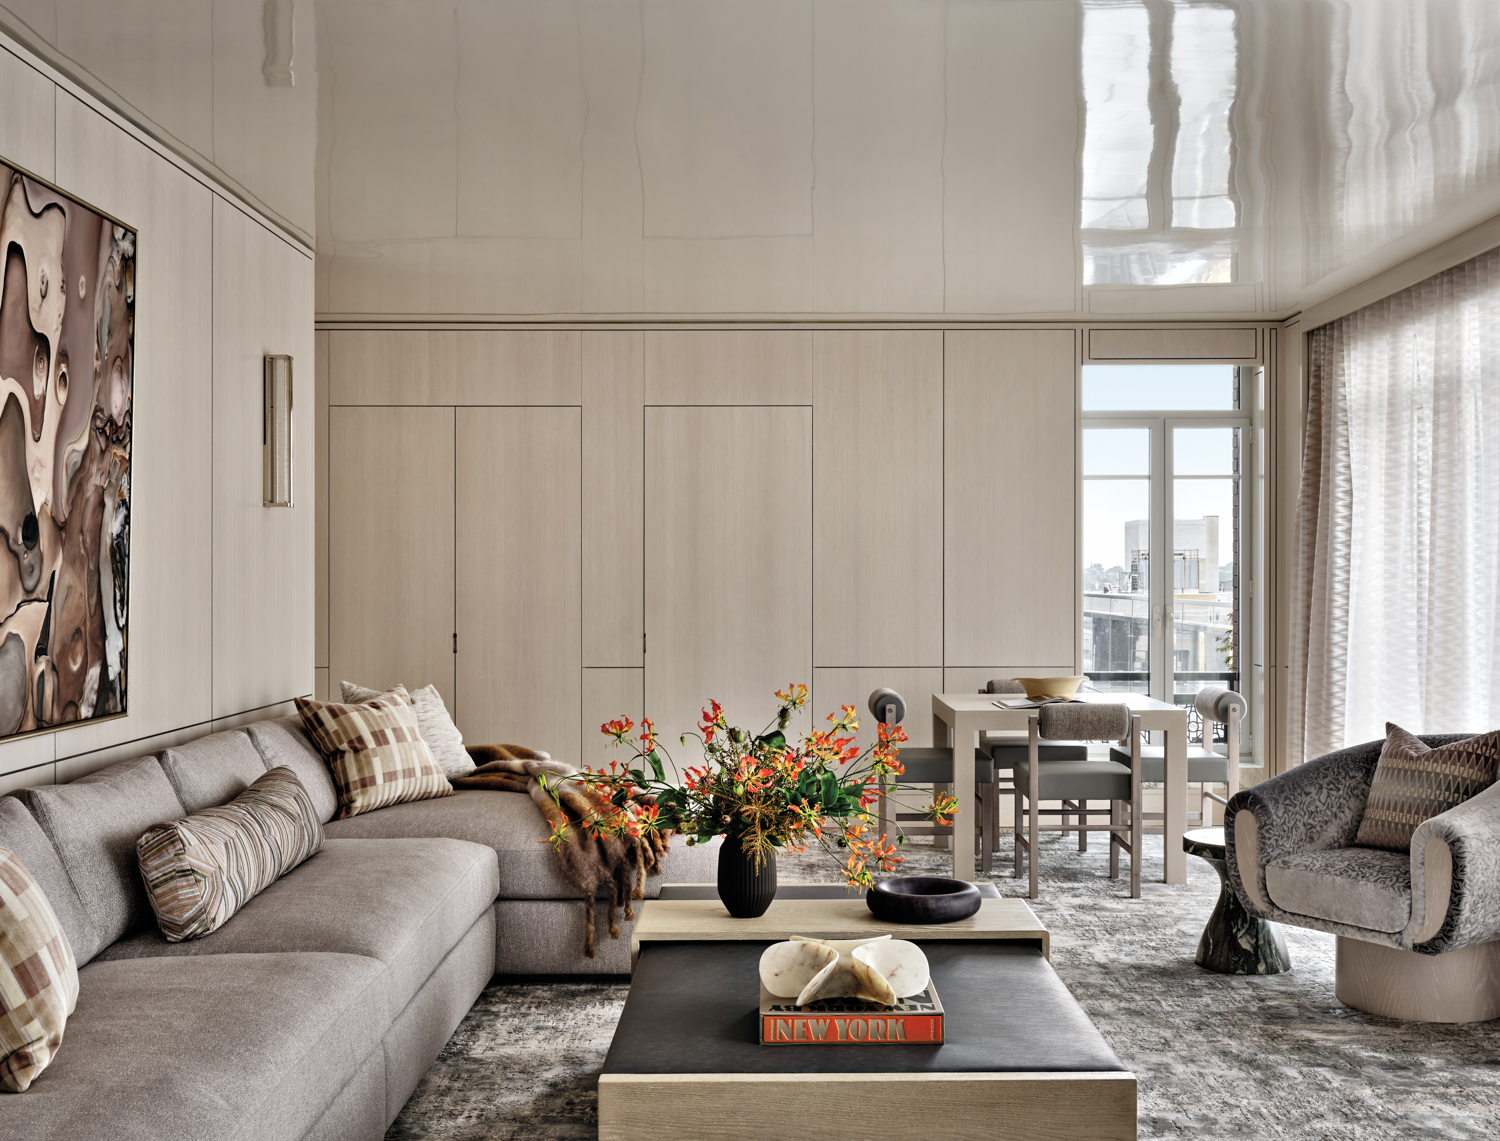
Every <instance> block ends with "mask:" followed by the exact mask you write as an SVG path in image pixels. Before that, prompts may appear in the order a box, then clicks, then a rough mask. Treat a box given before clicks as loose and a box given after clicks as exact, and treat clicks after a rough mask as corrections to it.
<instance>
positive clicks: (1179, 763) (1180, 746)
mask: <svg viewBox="0 0 1500 1141" xmlns="http://www.w3.org/2000/svg"><path fill="white" fill-rule="evenodd" d="M1174 720H1175V719H1174ZM1181 721H1182V724H1181V725H1180V726H1179V725H1175V724H1174V725H1173V727H1172V728H1169V729H1167V731H1166V734H1165V736H1166V762H1167V764H1166V770H1167V771H1166V773H1165V774H1164V775H1165V776H1166V778H1167V779H1166V784H1165V786H1164V787H1163V789H1162V797H1163V799H1164V800H1165V801H1166V804H1165V806H1164V811H1165V815H1166V819H1165V820H1164V821H1163V823H1164V825H1165V827H1164V828H1163V829H1162V832H1163V833H1164V835H1163V836H1162V847H1163V849H1164V851H1163V854H1162V865H1163V867H1162V882H1163V883H1187V853H1186V852H1184V851H1183V850H1182V834H1183V833H1184V832H1186V831H1187V797H1188V782H1187V775H1188V773H1187V714H1186V713H1185V712H1184V713H1183V715H1182V717H1181Z"/></svg>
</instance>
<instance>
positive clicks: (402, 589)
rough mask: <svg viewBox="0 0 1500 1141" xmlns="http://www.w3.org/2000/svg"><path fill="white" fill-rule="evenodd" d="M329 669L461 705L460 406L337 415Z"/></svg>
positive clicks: (331, 465) (332, 427)
mask: <svg viewBox="0 0 1500 1141" xmlns="http://www.w3.org/2000/svg"><path fill="white" fill-rule="evenodd" d="M328 665H329V686H330V688H331V690H332V692H333V695H334V697H335V699H337V695H338V685H339V682H341V681H352V682H357V683H358V684H360V685H367V686H370V687H371V688H378V689H383V688H385V687H387V686H391V685H395V684H396V683H397V682H400V683H401V684H403V685H405V686H407V687H408V688H410V687H412V686H416V687H421V686H424V685H428V684H433V685H436V686H437V687H438V692H439V693H441V694H442V695H443V700H444V701H446V702H447V703H448V707H449V709H452V707H453V409H451V408H348V407H337V406H335V407H333V408H330V409H329V410H328Z"/></svg>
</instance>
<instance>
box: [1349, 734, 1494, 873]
mask: <svg viewBox="0 0 1500 1141" xmlns="http://www.w3.org/2000/svg"><path fill="white" fill-rule="evenodd" d="M1497 766H1500V732H1495V733H1486V734H1484V735H1483V736H1481V737H1470V738H1469V739H1468V740H1467V741H1455V742H1454V743H1453V744H1451V745H1444V746H1443V747H1442V748H1440V749H1431V748H1428V747H1427V746H1426V745H1424V744H1423V743H1422V742H1421V741H1419V740H1418V739H1417V738H1416V737H1415V736H1413V735H1412V734H1411V733H1408V732H1407V731H1406V730H1405V729H1402V728H1401V727H1400V726H1399V725H1391V724H1387V725H1386V727H1385V748H1383V749H1382V750H1381V751H1380V762H1379V764H1377V765H1376V766H1375V779H1374V781H1373V782H1372V783H1371V785H1370V799H1369V800H1368V801H1367V802H1366V804H1365V815H1364V818H1363V819H1362V820H1360V822H1359V834H1358V835H1357V836H1355V838H1354V842H1355V843H1356V844H1358V845H1360V846H1361V847H1365V848H1387V849H1389V850H1390V851H1392V852H1405V851H1407V850H1408V849H1409V848H1410V847H1411V837H1412V833H1413V832H1415V831H1416V830H1417V825H1419V824H1421V823H1422V821H1424V820H1430V819H1432V818H1433V817H1434V816H1437V815H1438V814H1439V813H1442V812H1447V811H1448V809H1450V808H1452V807H1453V806H1454V805H1457V804H1462V803H1463V802H1464V801H1466V800H1468V799H1469V797H1471V796H1473V795H1474V794H1475V793H1478V792H1482V791H1484V790H1485V789H1486V788H1488V787H1489V786H1490V785H1492V784H1493V783H1494V782H1495V774H1496V769H1497Z"/></svg>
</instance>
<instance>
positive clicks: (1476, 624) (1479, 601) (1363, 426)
mask: <svg viewBox="0 0 1500 1141" xmlns="http://www.w3.org/2000/svg"><path fill="white" fill-rule="evenodd" d="M1308 341H1309V346H1308V347H1309V391H1308V409H1307V430H1306V437H1305V444H1304V448H1305V450H1304V454H1303V471H1302V488H1301V493H1300V496H1299V499H1298V505H1297V530H1298V535H1297V539H1298V552H1297V571H1298V578H1297V582H1296V587H1295V590H1294V593H1293V615H1292V650H1293V654H1292V663H1291V665H1292V678H1291V683H1292V690H1291V710H1290V712H1291V725H1290V730H1291V746H1292V751H1293V754H1294V755H1293V757H1292V758H1291V759H1292V761H1293V762H1294V763H1295V762H1297V761H1301V760H1304V759H1311V758H1313V757H1316V756H1319V755H1321V754H1322V753H1326V752H1328V751H1330V750H1332V749H1337V748H1340V747H1342V746H1344V745H1352V744H1355V743H1357V742H1360V741H1368V740H1373V739H1375V738H1378V737H1381V736H1384V734H1385V723H1386V722H1387V721H1394V722H1396V723H1397V724H1399V725H1401V726H1402V727H1403V728H1406V729H1409V730H1411V731H1412V732H1414V733H1445V732H1467V731H1473V732H1476V733H1479V732H1483V731H1486V730H1490V729H1495V728H1500V250H1492V251H1490V252H1489V253H1487V254H1483V255H1481V256H1479V257H1477V258H1475V259H1473V260H1472V261H1468V262H1465V263H1464V264H1463V265H1460V266H1456V267H1454V268H1453V269H1450V270H1448V271H1446V272H1444V273H1440V274H1438V275H1437V276H1435V277H1431V278H1428V279H1427V280H1426V281H1424V282H1421V283H1420V284H1418V285H1414V286H1412V287H1411V288H1410V289H1406V290H1403V291H1402V292H1400V293H1397V294H1395V295H1394V296H1391V297H1387V298H1386V299H1385V300H1383V301H1379V302H1377V303H1376V304H1374V305H1370V306H1367V307H1366V308H1364V309H1361V310H1359V311H1358V312H1355V313H1351V314H1349V315H1348V316H1347V317H1343V318H1341V319H1339V320H1338V321H1335V322H1333V323H1332V324H1329V325H1325V326H1323V327H1322V328H1320V329H1317V330H1314V332H1313V333H1312V334H1311V335H1310V336H1309V338H1308ZM1299 749H1300V755H1297V754H1298V752H1299Z"/></svg>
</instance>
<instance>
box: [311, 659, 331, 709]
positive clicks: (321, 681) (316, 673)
mask: <svg viewBox="0 0 1500 1141" xmlns="http://www.w3.org/2000/svg"><path fill="white" fill-rule="evenodd" d="M313 697H314V698H316V699H317V700H318V701H330V700H332V698H330V697H329V696H328V667H327V666H319V667H318V668H317V669H315V670H313Z"/></svg>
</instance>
